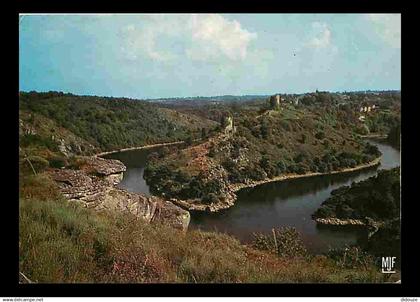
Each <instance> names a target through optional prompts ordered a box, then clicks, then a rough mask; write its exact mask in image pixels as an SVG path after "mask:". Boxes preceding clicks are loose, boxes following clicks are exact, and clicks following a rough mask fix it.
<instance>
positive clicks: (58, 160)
mask: <svg viewBox="0 0 420 302" xmlns="http://www.w3.org/2000/svg"><path fill="white" fill-rule="evenodd" d="M49 162H50V167H52V168H61V167H65V166H66V164H67V162H66V159H65V158H64V157H61V156H54V157H53V158H51V159H50V160H49Z"/></svg>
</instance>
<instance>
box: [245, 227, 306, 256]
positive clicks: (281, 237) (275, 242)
mask: <svg viewBox="0 0 420 302" xmlns="http://www.w3.org/2000/svg"><path fill="white" fill-rule="evenodd" d="M272 232H273V233H272V234H270V235H264V234H261V233H254V234H253V237H254V246H255V247H256V248H257V249H260V250H268V251H270V252H273V253H275V254H277V255H279V256H284V257H303V256H306V255H307V250H306V248H305V245H304V244H303V241H302V239H301V238H300V234H299V232H298V231H297V230H296V229H295V228H292V227H284V228H280V229H273V230H272Z"/></svg>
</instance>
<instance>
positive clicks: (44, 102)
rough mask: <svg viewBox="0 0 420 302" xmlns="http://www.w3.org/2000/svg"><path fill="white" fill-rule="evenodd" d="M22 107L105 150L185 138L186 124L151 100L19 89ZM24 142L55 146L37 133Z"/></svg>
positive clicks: (51, 148)
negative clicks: (20, 90)
mask: <svg viewBox="0 0 420 302" xmlns="http://www.w3.org/2000/svg"><path fill="white" fill-rule="evenodd" d="M19 102H20V107H21V109H22V110H27V111H29V112H34V113H37V114H41V115H43V116H45V117H47V118H50V119H52V120H54V121H55V122H57V124H58V125H60V126H62V127H64V128H66V129H68V130H70V131H71V132H73V133H74V134H75V135H77V136H79V137H81V138H84V139H85V140H87V141H88V142H90V143H91V144H93V145H95V146H99V147H100V148H101V149H102V150H112V149H119V148H124V147H131V146H140V145H145V144H150V143H156V142H162V141H164V142H166V141H176V140H183V139H185V138H186V137H187V136H188V134H189V130H191V129H188V128H187V126H185V125H184V124H181V123H179V124H178V123H177V122H176V121H173V122H172V121H170V120H169V119H168V118H167V117H166V115H165V114H164V113H163V112H162V111H160V110H159V108H158V107H157V106H156V105H154V104H151V103H147V102H144V101H137V100H131V99H124V98H105V97H96V96H92V97H90V96H75V95H70V94H62V93H51V94H42V93H39V94H38V93H20V99H19ZM20 143H21V145H22V146H26V145H29V144H41V145H46V146H47V147H48V148H49V149H50V150H55V149H54V148H56V146H55V145H54V143H53V142H51V141H46V140H45V139H41V138H39V137H37V136H36V135H32V136H24V137H23V138H22V140H21V142H20Z"/></svg>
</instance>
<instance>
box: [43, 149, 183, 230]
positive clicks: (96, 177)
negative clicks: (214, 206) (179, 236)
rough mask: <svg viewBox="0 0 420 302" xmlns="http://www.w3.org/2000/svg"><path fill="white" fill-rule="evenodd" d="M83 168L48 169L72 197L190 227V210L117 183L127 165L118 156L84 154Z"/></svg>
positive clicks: (96, 206) (150, 219)
mask: <svg viewBox="0 0 420 302" xmlns="http://www.w3.org/2000/svg"><path fill="white" fill-rule="evenodd" d="M84 159H85V163H84V164H83V166H82V167H81V169H80V170H70V169H54V170H51V171H50V172H49V174H50V175H51V177H52V179H53V180H54V181H56V182H57V183H58V186H59V189H60V191H61V192H62V194H63V195H64V196H65V197H66V198H67V199H69V200H71V201H77V202H80V203H81V204H82V205H83V206H85V207H88V208H94V209H96V210H104V209H108V210H117V211H122V212H129V213H131V214H133V215H135V216H136V217H138V218H141V219H144V220H145V221H147V222H149V223H154V222H155V223H156V222H159V223H163V224H167V225H170V226H172V227H174V228H177V229H181V230H184V231H185V230H187V228H188V224H189V222H190V213H189V212H188V211H186V210H183V209H182V208H180V207H178V206H176V205H174V204H172V203H171V202H169V201H165V200H163V199H161V198H158V197H155V196H151V197H147V196H145V195H143V194H140V193H132V192H128V191H125V190H123V189H120V188H117V187H115V185H116V184H118V183H119V182H120V181H121V180H122V176H123V171H125V170H126V167H125V166H124V164H123V163H121V162H120V161H118V160H110V159H103V158H99V157H89V158H84Z"/></svg>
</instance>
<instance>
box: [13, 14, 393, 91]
mask: <svg viewBox="0 0 420 302" xmlns="http://www.w3.org/2000/svg"><path fill="white" fill-rule="evenodd" d="M19 86H20V90H23V91H30V90H36V91H49V90H55V91H64V92H71V93H74V94H84V95H102V96H123V97H131V98H160V97H163V98H165V97H188V96H213V95H225V94H232V95H244V94H273V93H277V92H280V93H302V92H310V91H315V90H316V89H318V90H328V91H352V90H367V89H371V90H380V89H384V90H388V89H400V88H401V16H400V15H390V14H387V15H382V14H373V15H372V14H348V15H346V14H169V15H161V14H147V15H25V16H21V17H20V23H19Z"/></svg>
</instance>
